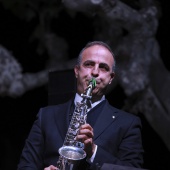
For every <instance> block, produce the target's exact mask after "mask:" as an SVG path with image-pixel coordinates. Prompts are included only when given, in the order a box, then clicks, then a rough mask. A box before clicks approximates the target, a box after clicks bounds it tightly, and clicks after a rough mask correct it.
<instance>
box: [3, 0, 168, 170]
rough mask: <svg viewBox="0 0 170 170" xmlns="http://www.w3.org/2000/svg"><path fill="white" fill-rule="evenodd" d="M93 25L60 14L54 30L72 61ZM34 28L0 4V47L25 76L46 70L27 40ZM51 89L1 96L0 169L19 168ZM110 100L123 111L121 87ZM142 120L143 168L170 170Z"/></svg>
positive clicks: (161, 37) (163, 21) (163, 42)
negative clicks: (12, 56)
mask: <svg viewBox="0 0 170 170" xmlns="http://www.w3.org/2000/svg"><path fill="white" fill-rule="evenodd" d="M161 3H162V14H163V15H162V17H161V18H160V21H159V27H158V31H157V35H156V38H157V40H158V42H159V44H160V48H161V51H160V52H161V58H162V60H163V62H164V64H165V66H166V67H167V69H168V70H169V69H170V61H169V51H168V49H169V43H170V39H169V34H170V33H169V30H170V29H169V28H170V26H169V25H168V24H169V16H168V15H169V5H168V1H162V2H161ZM92 22H93V21H92V20H91V19H89V18H87V17H85V16H83V15H82V14H79V15H78V16H77V17H75V18H74V19H73V18H70V17H69V15H67V14H66V13H61V14H60V18H59V19H58V20H57V23H59V24H58V25H60V26H59V27H58V26H56V25H55V24H54V25H53V29H54V30H55V31H56V32H57V33H58V34H59V35H61V37H65V39H66V40H67V41H68V43H69V57H70V58H74V57H76V56H77V55H78V52H79V51H80V49H81V48H82V47H83V46H84V44H85V43H86V42H87V41H89V40H92V39H93V31H94V30H93V27H92ZM35 25H36V20H34V21H31V22H26V21H23V20H21V19H19V18H18V17H16V16H14V15H13V14H12V13H11V12H10V11H8V10H5V9H4V8H3V7H2V5H1V4H0V44H2V45H3V46H5V47H6V48H7V49H8V50H10V51H12V53H13V55H14V56H15V58H16V59H17V60H18V62H19V63H20V64H21V65H22V67H23V73H25V72H33V73H34V72H37V71H40V70H42V69H44V67H45V62H46V61H47V57H46V56H39V55H37V53H36V50H35V49H36V48H37V42H36V41H35V42H32V43H29V41H28V39H29V36H30V34H31V33H32V31H33V29H34V27H35ZM68 25H69V28H68ZM77 25H78V26H77ZM77 28H79V29H77ZM80 28H81V29H80ZM66 74H67V73H66ZM48 87H49V84H47V85H44V86H42V87H40V88H36V89H34V90H30V91H28V92H27V93H25V94H24V95H23V96H21V97H17V98H11V97H0V108H1V110H0V114H1V119H0V125H1V127H0V135H1V140H0V147H1V148H0V156H1V159H0V163H1V164H0V169H2V170H8V169H10V170H11V169H12V170H15V169H16V166H17V163H18V160H19V156H20V154H21V150H22V147H23V145H24V141H25V138H26V137H27V135H28V133H29V130H30V128H31V126H32V123H33V121H34V119H35V116H36V114H37V112H38V110H39V108H40V107H44V106H46V105H48V100H49V94H48V93H49V89H48ZM107 97H108V99H109V101H110V102H111V104H113V105H114V106H115V107H117V108H121V107H122V106H123V104H124V100H125V95H124V93H123V90H122V89H121V87H119V86H117V87H116V89H115V90H113V91H112V92H111V93H110V94H108V96H107ZM141 120H142V123H143V132H142V135H143V145H144V149H145V155H144V160H145V164H144V168H148V169H150V170H168V169H170V162H169V158H170V152H169V151H168V150H167V148H166V147H165V145H164V143H163V142H162V140H161V139H160V138H159V136H158V135H157V134H156V133H155V132H154V131H153V130H152V128H151V127H150V125H149V124H148V123H147V121H146V120H145V118H144V117H142V116H141Z"/></svg>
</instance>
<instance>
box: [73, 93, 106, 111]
mask: <svg viewBox="0 0 170 170" xmlns="http://www.w3.org/2000/svg"><path fill="white" fill-rule="evenodd" d="M82 99H83V98H82V97H81V96H80V95H79V94H78V93H76V95H75V98H74V104H75V105H76V103H77V102H79V103H80V102H81V101H82ZM103 100H105V95H103V96H102V98H101V99H100V100H98V101H96V102H94V103H91V107H92V108H93V107H95V106H96V105H98V104H99V103H100V102H102V101H103Z"/></svg>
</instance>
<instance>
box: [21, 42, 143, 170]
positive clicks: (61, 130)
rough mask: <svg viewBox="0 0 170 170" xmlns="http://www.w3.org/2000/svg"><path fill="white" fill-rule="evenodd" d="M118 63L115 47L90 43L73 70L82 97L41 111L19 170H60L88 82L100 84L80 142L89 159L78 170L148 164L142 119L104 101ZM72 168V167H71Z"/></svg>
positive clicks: (78, 96)
mask: <svg viewBox="0 0 170 170" xmlns="http://www.w3.org/2000/svg"><path fill="white" fill-rule="evenodd" d="M114 68H115V58H114V54H113V53H112V51H111V49H110V47H109V46H108V45H107V44H105V43H103V42H100V41H94V42H90V43H88V44H87V45H86V46H85V48H83V49H82V51H81V52H80V55H79V58H78V62H77V65H76V66H75V67H74V72H75V77H76V79H77V93H76V95H75V99H74V102H72V101H73V100H70V101H68V102H67V103H64V104H60V105H56V106H48V107H46V108H42V109H40V111H39V113H38V116H37V120H36V121H35V122H34V124H33V127H32V129H31V131H30V134H29V136H28V138H27V140H26V143H25V147H24V149H23V152H22V155H21V159H20V162H19V165H18V170H42V169H44V170H55V169H57V167H56V163H57V161H58V157H59V153H58V149H59V148H60V147H61V146H62V145H63V141H64V138H65V136H66V133H67V129H68V126H69V120H70V116H69V115H70V114H72V113H73V112H74V104H75V103H76V102H80V101H81V100H82V97H81V94H82V93H84V91H85V90H86V88H87V86H88V83H89V80H90V79H91V78H92V77H93V78H95V79H96V87H95V88H94V90H93V91H92V99H91V107H92V108H91V110H90V111H89V112H88V113H87V124H84V125H82V126H81V127H80V130H79V132H78V134H77V136H76V140H77V141H81V142H83V143H84V150H85V152H86V154H87V156H86V158H85V159H83V160H81V161H77V162H76V163H75V165H74V166H73V169H74V170H83V169H90V168H92V167H95V165H98V166H102V164H103V163H111V164H117V165H125V166H131V167H141V166H142V163H143V159H142V154H143V149H142V142H141V123H140V119H139V118H138V117H137V116H134V115H132V114H129V113H126V112H124V111H121V110H118V109H116V108H114V107H112V106H111V105H109V103H108V101H107V100H106V99H105V93H106V91H107V87H108V85H109V84H111V82H112V80H113V79H114V76H115V73H114ZM69 168H70V167H69Z"/></svg>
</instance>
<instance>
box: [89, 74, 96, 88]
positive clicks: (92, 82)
mask: <svg viewBox="0 0 170 170" xmlns="http://www.w3.org/2000/svg"><path fill="white" fill-rule="evenodd" d="M89 84H91V85H92V89H94V88H95V87H96V79H95V78H94V77H92V79H91V80H90V81H89Z"/></svg>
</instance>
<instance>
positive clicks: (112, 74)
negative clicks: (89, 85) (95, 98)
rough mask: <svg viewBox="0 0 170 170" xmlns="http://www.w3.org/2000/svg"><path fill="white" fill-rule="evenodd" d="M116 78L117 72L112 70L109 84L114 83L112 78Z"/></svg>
mask: <svg viewBox="0 0 170 170" xmlns="http://www.w3.org/2000/svg"><path fill="white" fill-rule="evenodd" d="M114 78H115V72H112V73H111V74H110V81H109V84H111V83H112V80H113V79H114Z"/></svg>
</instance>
